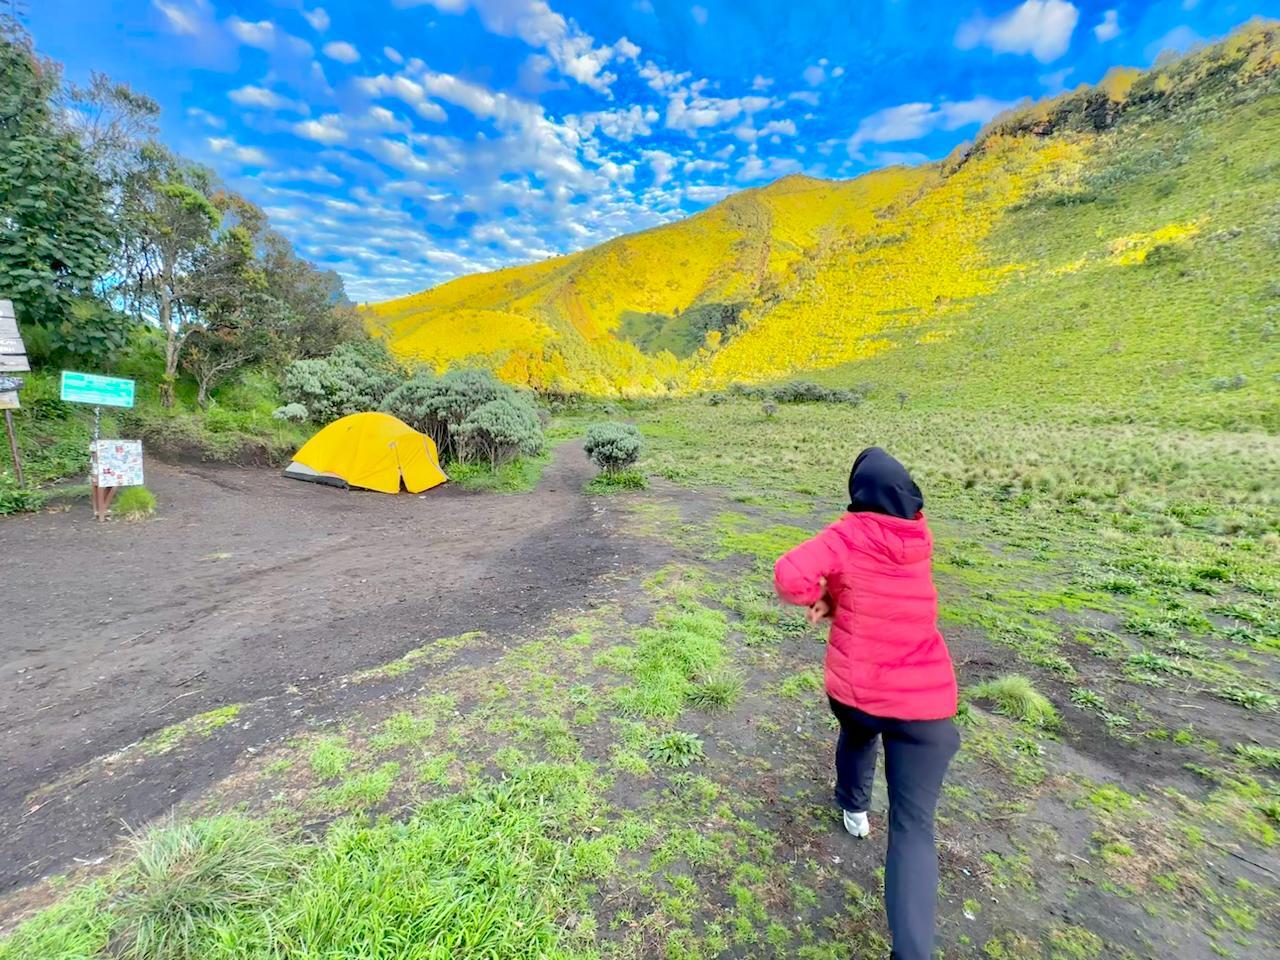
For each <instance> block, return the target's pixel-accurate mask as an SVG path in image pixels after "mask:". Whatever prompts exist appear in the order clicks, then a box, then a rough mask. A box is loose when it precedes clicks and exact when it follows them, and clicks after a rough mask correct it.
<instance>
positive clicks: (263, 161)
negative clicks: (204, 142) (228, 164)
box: [208, 137, 271, 167]
mask: <svg viewBox="0 0 1280 960" xmlns="http://www.w3.org/2000/svg"><path fill="white" fill-rule="evenodd" d="M208 143H209V149H210V150H212V151H213V152H214V153H216V154H220V155H224V156H228V157H231V159H233V160H236V161H238V162H239V163H243V164H245V165H246V166H250V167H268V166H270V165H271V158H270V157H268V156H267V155H266V154H265V153H263V152H262V151H261V150H259V149H258V148H257V147H242V146H240V145H239V144H238V143H236V142H235V141H234V140H232V139H231V138H230V137H210V138H209V140H208Z"/></svg>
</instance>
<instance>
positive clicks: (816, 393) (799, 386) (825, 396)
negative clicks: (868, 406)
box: [769, 380, 862, 405]
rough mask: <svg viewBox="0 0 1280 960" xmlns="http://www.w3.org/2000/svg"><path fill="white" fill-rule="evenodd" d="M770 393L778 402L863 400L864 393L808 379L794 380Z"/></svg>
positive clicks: (844, 401) (854, 402)
mask: <svg viewBox="0 0 1280 960" xmlns="http://www.w3.org/2000/svg"><path fill="white" fill-rule="evenodd" d="M769 395H770V396H771V397H772V398H773V399H774V400H776V401H777V402H778V403H850V404H855V405H856V404H859V403H861V402H862V395H861V394H859V393H857V392H856V391H853V390H837V389H835V388H834V387H824V386H822V385H820V384H817V383H811V382H810V381H808V380H792V381H791V382H790V383H783V384H780V385H778V386H776V387H774V388H773V389H772V390H771V391H770V392H769Z"/></svg>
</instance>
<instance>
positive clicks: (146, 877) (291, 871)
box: [117, 816, 298, 960]
mask: <svg viewBox="0 0 1280 960" xmlns="http://www.w3.org/2000/svg"><path fill="white" fill-rule="evenodd" d="M133 846H134V851H133V852H134V858H135V859H134V864H133V866H132V867H131V869H130V871H129V874H128V880H127V883H126V886H125V889H124V892H123V894H122V895H121V897H120V903H119V906H118V907H117V912H118V916H119V933H118V937H119V942H120V944H121V945H122V946H123V947H124V949H125V952H126V955H127V956H129V957H131V958H134V960H200V958H202V957H207V956H209V955H210V954H211V953H213V951H214V950H215V949H217V947H218V945H219V944H222V943H225V942H226V941H227V939H228V938H229V937H234V938H235V939H237V940H239V939H246V940H249V941H250V942H252V941H255V940H260V939H261V938H263V937H265V936H267V935H268V934H269V927H268V922H269V915H268V913H267V911H268V910H269V908H270V907H271V906H272V905H273V904H275V903H277V902H278V901H279V900H280V899H281V898H283V897H284V896H285V894H287V893H288V891H289V890H290V888H291V887H292V886H293V883H294V882H295V880H296V879H297V875H298V873H297V871H298V852H297V850H296V849H294V848H291V847H290V846H289V845H287V844H285V843H284V842H282V841H281V840H280V839H279V838H278V837H276V836H274V835H272V834H271V833H269V832H268V831H267V830H266V828H265V827H263V826H262V825H261V824H259V823H257V822H255V821H252V820H246V819H243V818H241V817H234V816H224V817H215V818H213V819H211V820H197V821H194V822H192V823H181V824H164V825H161V826H159V827H153V828H152V829H150V830H149V831H147V832H146V833H145V834H143V835H142V836H141V837H139V838H137V839H136V840H135V841H134V844H133Z"/></svg>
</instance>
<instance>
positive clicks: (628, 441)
mask: <svg viewBox="0 0 1280 960" xmlns="http://www.w3.org/2000/svg"><path fill="white" fill-rule="evenodd" d="M641 446H642V444H641V441H640V431H639V430H637V429H636V428H635V427H634V426H632V425H631V424H629V423H618V422H616V421H612V420H609V421H606V422H604V423H595V424H592V425H591V426H590V427H588V428H587V441H586V443H585V444H584V449H585V450H586V452H587V456H588V457H590V458H591V462H592V463H594V464H595V465H596V466H597V467H599V468H600V469H601V470H603V471H604V472H605V473H618V472H619V471H621V470H626V469H627V468H629V467H631V466H633V465H634V464H635V462H636V461H637V460H639V459H640V450H641Z"/></svg>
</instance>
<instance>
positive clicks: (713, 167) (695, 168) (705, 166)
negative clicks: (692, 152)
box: [680, 160, 728, 174]
mask: <svg viewBox="0 0 1280 960" xmlns="http://www.w3.org/2000/svg"><path fill="white" fill-rule="evenodd" d="M727 166H728V164H726V163H723V162H721V161H719V160H686V161H685V162H684V166H682V167H681V168H680V169H681V170H683V171H684V172H685V173H686V174H696V173H714V172H715V171H717V170H723V169H724V168H725V167H727Z"/></svg>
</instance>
